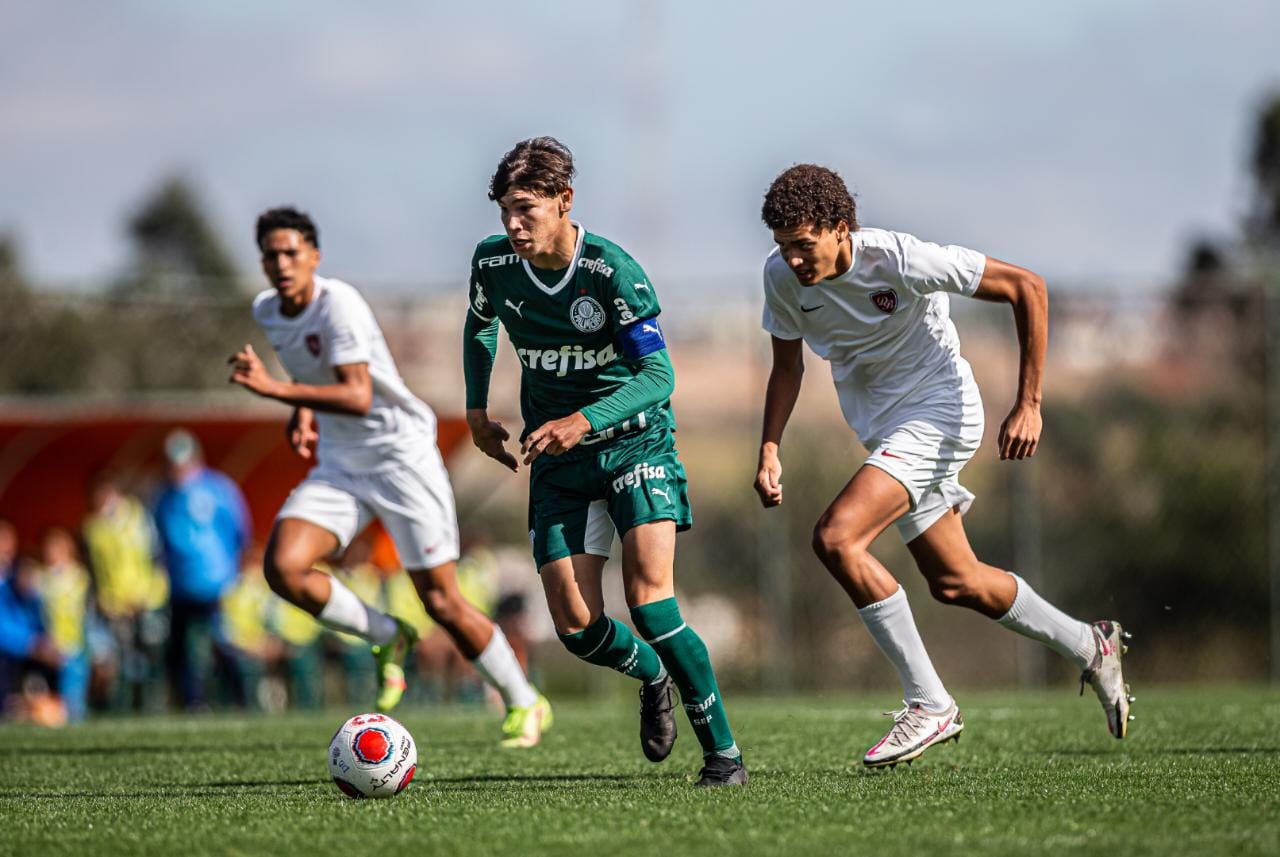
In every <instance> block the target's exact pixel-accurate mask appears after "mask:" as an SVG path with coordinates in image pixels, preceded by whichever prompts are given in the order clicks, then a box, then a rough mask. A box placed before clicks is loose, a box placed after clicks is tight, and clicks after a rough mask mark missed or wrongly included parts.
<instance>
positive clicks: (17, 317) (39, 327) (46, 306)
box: [0, 234, 92, 395]
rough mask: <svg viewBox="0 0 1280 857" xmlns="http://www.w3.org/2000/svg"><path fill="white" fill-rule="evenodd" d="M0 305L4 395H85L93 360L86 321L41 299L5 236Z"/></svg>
mask: <svg viewBox="0 0 1280 857" xmlns="http://www.w3.org/2000/svg"><path fill="white" fill-rule="evenodd" d="M0 305H3V306H4V309H5V311H4V312H3V313H0V342H3V343H5V348H4V352H3V354H4V358H3V359H2V360H0V394H28V395H29V394H35V393H60V392H68V391H72V390H78V389H82V388H83V386H84V383H85V382H84V370H85V367H86V366H87V365H88V364H89V362H90V360H92V355H91V353H90V348H89V347H88V346H87V339H86V337H85V321H84V319H83V318H82V316H81V313H80V312H79V311H78V310H77V309H76V308H75V307H73V306H71V305H69V304H67V303H65V302H64V301H61V300H58V299H56V298H42V297H41V296H39V295H37V294H36V292H35V290H34V289H33V288H32V286H31V282H30V280H29V279H28V277H27V273H26V270H25V268H24V267H23V264H22V253H21V251H20V250H19V246H18V239H17V237H16V236H14V235H13V234H3V235H0Z"/></svg>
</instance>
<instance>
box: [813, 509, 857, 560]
mask: <svg viewBox="0 0 1280 857" xmlns="http://www.w3.org/2000/svg"><path fill="white" fill-rule="evenodd" d="M812 545H813V552H814V553H815V554H817V555H818V559H820V560H822V561H824V562H826V561H828V560H831V559H834V558H836V557H840V556H843V557H845V558H848V557H849V556H850V554H851V553H857V552H858V551H860V550H862V549H861V548H860V547H859V546H858V544H857V542H856V541H855V540H854V539H853V538H852V537H851V536H850V534H849V531H848V529H847V528H845V527H843V526H841V525H840V523H839V522H838V521H837V520H835V519H834V518H831V517H828V516H827V515H823V516H822V517H821V518H819V519H818V523H817V524H815V525H814V528H813V541H812Z"/></svg>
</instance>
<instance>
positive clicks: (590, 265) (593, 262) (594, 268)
mask: <svg viewBox="0 0 1280 857" xmlns="http://www.w3.org/2000/svg"><path fill="white" fill-rule="evenodd" d="M578 267H579V268H586V269H587V270H588V271H591V272H592V273H594V274H604V275H605V276H606V277H612V276H613V268H611V267H609V266H608V265H606V264H605V261H604V259H579V260H578Z"/></svg>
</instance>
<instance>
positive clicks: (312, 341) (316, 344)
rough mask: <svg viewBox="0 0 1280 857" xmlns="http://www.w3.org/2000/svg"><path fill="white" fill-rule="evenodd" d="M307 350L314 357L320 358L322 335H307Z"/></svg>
mask: <svg viewBox="0 0 1280 857" xmlns="http://www.w3.org/2000/svg"><path fill="white" fill-rule="evenodd" d="M307 350H308V351H310V352H311V356H312V357H319V356H320V334H318V333H308V334H307Z"/></svg>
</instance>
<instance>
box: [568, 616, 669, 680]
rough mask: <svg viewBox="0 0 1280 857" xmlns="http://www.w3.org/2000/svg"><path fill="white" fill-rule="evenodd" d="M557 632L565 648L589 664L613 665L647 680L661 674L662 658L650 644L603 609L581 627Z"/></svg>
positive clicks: (619, 670) (611, 666) (612, 666)
mask: <svg viewBox="0 0 1280 857" xmlns="http://www.w3.org/2000/svg"><path fill="white" fill-rule="evenodd" d="M559 636H560V642H562V643H564V647H565V648H566V649H568V650H569V651H570V652H572V653H573V654H575V655H577V656H578V657H580V658H582V659H583V660H584V661H586V662H587V663H589V664H596V665H597V666H601V667H609V668H610V669H615V670H617V671H618V672H620V673H623V674H625V675H629V676H631V677H632V678H638V679H640V680H641V681H642V682H645V683H646V684H647V683H649V682H651V681H654V680H655V679H657V678H658V677H659V676H660V675H662V661H660V660H658V653H657V652H655V651H654V650H653V647H652V646H650V645H649V644H648V643H646V642H645V641H644V640H639V639H636V635H635V634H633V633H631V629H630V628H628V627H627V626H626V625H624V624H622V623H621V622H619V621H617V620H616V619H611V618H609V617H608V616H606V615H604V614H603V613H602V614H600V618H599V619H597V620H596V621H594V622H592V623H591V624H590V625H588V626H587V627H586V628H584V629H583V630H581V631H578V632H577V633H574V634H560V635H559Z"/></svg>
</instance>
